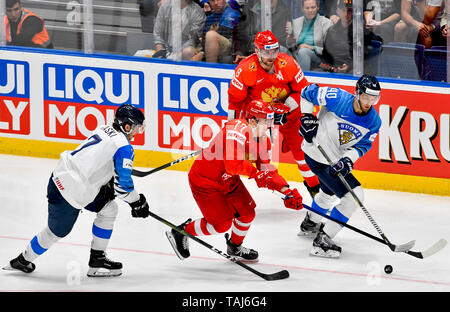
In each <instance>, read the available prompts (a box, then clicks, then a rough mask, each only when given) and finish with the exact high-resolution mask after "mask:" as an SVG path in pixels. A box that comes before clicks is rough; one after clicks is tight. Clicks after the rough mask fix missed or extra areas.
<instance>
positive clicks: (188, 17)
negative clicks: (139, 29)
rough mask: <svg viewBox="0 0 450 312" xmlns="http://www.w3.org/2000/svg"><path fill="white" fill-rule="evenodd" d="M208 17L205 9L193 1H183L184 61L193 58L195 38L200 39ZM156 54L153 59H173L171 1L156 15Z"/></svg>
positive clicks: (165, 3) (182, 38)
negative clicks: (171, 54)
mask: <svg viewBox="0 0 450 312" xmlns="http://www.w3.org/2000/svg"><path fill="white" fill-rule="evenodd" d="M205 19H206V15H205V13H204V12H203V9H202V8H201V7H200V6H199V5H198V4H197V3H195V2H192V0H181V32H182V33H181V40H182V42H181V44H182V50H183V55H182V59H183V60H190V59H191V58H192V56H193V55H192V47H193V46H195V43H194V42H193V38H195V37H200V36H201V34H202V31H203V27H204V25H205ZM153 34H154V36H155V38H154V40H155V54H153V57H156V58H166V57H169V58H170V57H171V56H170V53H172V52H173V51H172V46H171V44H172V7H171V1H166V2H164V3H163V4H162V5H161V7H160V8H159V10H158V15H156V20H155V27H154V29H153Z"/></svg>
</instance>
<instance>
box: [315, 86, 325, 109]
mask: <svg viewBox="0 0 450 312" xmlns="http://www.w3.org/2000/svg"><path fill="white" fill-rule="evenodd" d="M326 96H327V87H320V88H319V93H318V94H317V102H319V105H320V106H324V105H327V100H326V99H325V98H326Z"/></svg>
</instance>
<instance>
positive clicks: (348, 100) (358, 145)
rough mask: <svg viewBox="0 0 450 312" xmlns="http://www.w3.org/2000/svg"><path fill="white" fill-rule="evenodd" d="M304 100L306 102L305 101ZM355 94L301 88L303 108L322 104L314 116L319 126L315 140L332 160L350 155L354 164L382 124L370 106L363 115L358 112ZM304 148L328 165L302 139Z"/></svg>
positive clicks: (370, 145) (329, 89) (336, 90)
mask: <svg viewBox="0 0 450 312" xmlns="http://www.w3.org/2000/svg"><path fill="white" fill-rule="evenodd" d="M305 100H306V102H305ZM354 100H355V96H354V95H353V94H350V93H349V92H347V91H344V90H342V89H339V88H331V87H319V86H318V85H316V84H314V85H309V86H308V87H307V88H304V89H303V90H302V112H303V113H305V111H304V107H305V106H308V104H310V105H311V112H312V105H318V106H321V109H320V112H319V114H318V115H317V118H318V119H319V127H318V131H317V135H316V137H315V138H314V141H315V142H316V143H318V144H320V145H321V146H322V148H323V149H324V150H325V152H326V153H327V154H328V156H329V157H330V158H331V160H332V161H333V162H337V161H338V160H339V159H341V158H342V157H345V156H347V157H349V158H350V159H351V160H352V161H353V163H355V162H356V161H357V160H358V159H359V158H360V157H361V156H362V155H364V154H365V153H366V152H367V151H368V150H369V149H370V148H371V147H372V142H373V141H374V140H375V138H376V136H377V134H378V131H379V129H380V126H381V118H380V116H379V115H378V113H377V111H376V110H375V109H374V108H373V107H372V108H371V109H370V110H369V112H368V113H367V114H366V115H357V114H356V113H355V112H354V109H353V101H354ZM302 149H303V151H304V152H305V153H306V154H307V155H308V156H309V157H311V158H312V159H314V160H315V161H317V162H320V163H323V164H328V162H327V160H326V159H325V157H324V156H323V155H322V154H321V152H320V151H319V150H318V149H317V147H315V146H314V144H313V143H308V142H306V140H303V143H302Z"/></svg>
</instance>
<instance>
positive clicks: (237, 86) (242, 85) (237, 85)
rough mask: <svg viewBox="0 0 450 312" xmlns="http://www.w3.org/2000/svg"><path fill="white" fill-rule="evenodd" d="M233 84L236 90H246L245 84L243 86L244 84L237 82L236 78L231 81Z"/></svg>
mask: <svg viewBox="0 0 450 312" xmlns="http://www.w3.org/2000/svg"><path fill="white" fill-rule="evenodd" d="M231 84H232V85H233V86H235V87H236V88H238V89H239V90H242V89H244V84H243V83H242V82H240V81H239V80H237V79H236V77H234V78H233V79H232V80H231Z"/></svg>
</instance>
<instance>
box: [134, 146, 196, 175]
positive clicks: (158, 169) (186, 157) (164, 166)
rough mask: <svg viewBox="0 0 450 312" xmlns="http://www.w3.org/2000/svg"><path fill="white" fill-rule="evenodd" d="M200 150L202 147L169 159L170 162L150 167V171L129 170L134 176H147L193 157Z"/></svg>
mask: <svg viewBox="0 0 450 312" xmlns="http://www.w3.org/2000/svg"><path fill="white" fill-rule="evenodd" d="M202 151H203V150H202V149H201V150H198V151H195V152H193V153H191V154H189V155H186V156H183V157H181V158H178V159H176V160H174V161H171V162H170V163H167V164H164V165H162V166H159V167H157V168H154V169H152V170H150V171H140V170H136V169H133V170H131V174H132V175H134V176H136V177H145V176H148V175H150V174H152V173H155V172H158V171H160V170H163V169H166V168H167V167H170V166H173V165H175V164H178V163H180V162H182V161H185V160H186V159H189V158H192V157H195V156H197V155H198V154H200V153H201V152H202Z"/></svg>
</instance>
